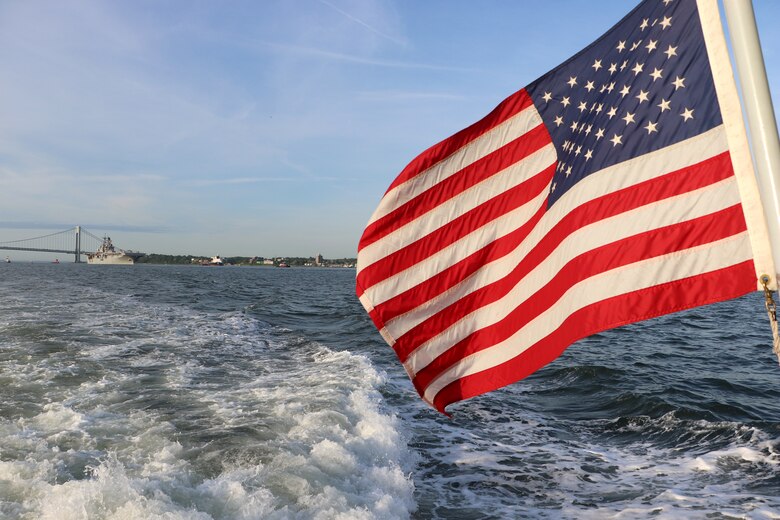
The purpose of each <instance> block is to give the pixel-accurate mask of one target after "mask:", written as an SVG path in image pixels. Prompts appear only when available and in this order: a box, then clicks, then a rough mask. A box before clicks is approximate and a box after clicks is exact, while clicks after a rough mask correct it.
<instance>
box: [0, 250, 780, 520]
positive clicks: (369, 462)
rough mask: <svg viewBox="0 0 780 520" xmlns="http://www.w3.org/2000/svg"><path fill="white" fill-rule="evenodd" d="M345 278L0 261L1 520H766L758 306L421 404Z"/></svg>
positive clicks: (770, 500) (686, 315)
mask: <svg viewBox="0 0 780 520" xmlns="http://www.w3.org/2000/svg"><path fill="white" fill-rule="evenodd" d="M354 275H355V272H354V270H351V269H295V268H293V269H272V268H246V267H241V268H238V267H225V268H205V267H189V266H186V267H172V266H150V265H136V266H132V267H126V266H88V265H83V264H60V265H51V264H22V263H12V264H2V265H0V518H4V519H5V518H9V519H16V518H19V519H57V520H61V519H165V520H174V519H199V520H200V519H204V520H206V519H266V518H267V519H287V518H294V519H344V520H346V519H374V518H377V519H396V518H398V519H404V518H415V519H416V518H420V519H428V518H434V519H493V518H495V519H503V518H576V519H580V518H585V519H588V518H631V519H633V518H685V519H688V518H724V519H725V518H780V367H778V362H777V359H776V358H775V357H774V354H773V353H772V351H771V346H770V345H771V336H770V332H769V326H768V324H767V321H766V315H765V313H764V311H763V302H762V297H761V296H760V295H758V294H755V295H750V296H748V297H745V298H742V299H739V300H735V301H731V302H725V303H721V304H717V305H712V306H708V307H704V308H700V309H695V310H692V311H687V312H683V313H679V314H676V315H672V316H666V317H662V318H659V319H655V320H651V321H648V322H644V323H640V324H635V325H632V326H628V327H624V328H621V329H616V330H613V331H609V332H606V333H603V334H598V335H596V336H593V337H591V338H588V339H586V340H583V341H581V342H579V343H577V344H576V345H574V346H573V347H571V348H570V349H569V350H568V351H567V352H566V353H565V354H564V356H562V357H561V358H560V359H559V360H557V361H556V362H554V363H553V364H551V365H549V366H548V367H546V368H545V369H543V370H541V371H540V372H538V373H537V374H534V375H533V376H531V377H529V378H528V379H526V380H524V381H522V382H519V383H517V384H514V385H511V386H510V387H508V388H506V389H503V390H501V391H498V392H494V393H492V394H489V395H486V396H482V397H478V398H475V399H472V400H469V401H466V402H464V403H459V404H457V405H455V406H452V407H450V409H449V410H450V411H451V412H452V414H453V417H452V418H447V417H445V416H443V415H441V414H438V413H437V412H435V411H434V410H432V409H430V408H428V407H427V405H425V404H424V403H423V402H422V401H421V400H420V399H419V398H418V397H417V394H416V393H415V391H414V390H413V388H412V386H411V383H410V382H409V380H408V379H407V377H406V374H405V372H404V371H403V368H402V367H401V366H400V364H399V363H398V362H397V361H396V359H395V356H394V354H393V353H392V351H391V350H390V349H389V347H387V346H386V345H385V344H384V342H383V341H382V340H381V338H380V337H379V334H378V333H377V332H376V331H375V329H374V328H373V326H372V325H371V323H370V321H369V319H368V317H367V316H366V315H365V313H364V312H363V310H362V307H361V306H360V304H359V303H358V302H357V300H356V298H355V297H354Z"/></svg>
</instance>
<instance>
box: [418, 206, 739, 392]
mask: <svg viewBox="0 0 780 520" xmlns="http://www.w3.org/2000/svg"><path fill="white" fill-rule="evenodd" d="M719 224H722V225H719ZM743 231H745V220H744V218H743V216H742V207H741V206H739V205H736V206H732V207H731V208H727V209H725V210H722V211H719V212H717V213H713V214H711V215H707V216H704V217H700V218H697V219H694V220H690V221H686V222H681V223H678V224H674V225H672V226H668V227H664V228H659V229H655V230H653V231H649V232H646V233H642V234H640V235H637V236H633V237H628V238H625V239H623V240H619V241H617V242H613V243H611V244H608V245H606V246H602V247H600V248H597V249H594V250H592V251H588V252H587V253H584V254H582V255H580V256H578V257H576V258H574V259H573V260H572V261H571V262H569V263H568V264H566V265H565V266H564V267H563V268H562V269H561V270H560V271H558V272H557V273H556V275H555V277H554V278H553V279H551V280H550V282H549V283H548V284H547V285H545V286H544V287H542V288H541V289H540V290H539V291H538V292H536V293H535V294H534V295H533V296H531V297H529V298H528V299H526V300H525V301H523V302H522V303H520V304H519V305H518V306H517V307H516V308H514V309H512V311H511V312H510V313H509V314H508V315H507V316H506V317H505V318H503V319H502V320H501V321H499V322H497V323H495V324H493V325H491V326H489V327H485V328H483V329H480V330H478V331H476V332H474V333H473V334H471V335H470V336H468V337H466V338H464V339H463V340H461V341H460V342H458V343H457V344H455V345H454V346H453V347H451V348H450V349H449V350H447V351H446V352H444V353H442V354H441V355H440V356H439V357H437V358H436V359H435V360H434V361H433V362H432V363H430V364H429V365H428V366H426V367H425V368H424V369H422V370H421V371H420V372H419V373H418V374H417V375H416V376H415V377H414V379H413V381H414V384H415V386H416V387H417V388H418V390H421V389H425V387H427V386H428V385H429V384H430V382H431V381H433V380H434V379H436V378H437V377H438V376H439V375H440V374H441V373H442V372H444V371H445V370H447V369H448V368H450V367H451V366H452V365H454V364H455V363H457V362H458V361H460V360H461V359H463V358H465V357H467V356H470V355H471V354H474V353H476V352H479V351H480V350H483V349H486V348H489V347H492V346H493V345H495V344H497V343H500V342H502V341H504V340H506V339H507V338H509V337H510V336H512V335H513V334H515V333H516V332H517V331H518V330H520V329H522V328H523V327H524V326H526V325H527V324H528V323H529V322H531V321H532V320H533V319H535V318H536V317H537V316H539V315H540V314H542V313H543V312H544V311H546V310H547V309H549V308H550V307H552V306H553V305H554V304H555V303H556V302H557V301H558V300H559V299H560V298H561V297H562V296H563V294H564V293H565V292H566V291H567V290H568V289H569V288H571V287H572V286H574V285H576V284H577V283H579V282H581V281H583V280H585V279H587V278H590V277H592V276H595V275H597V274H600V273H604V272H607V271H610V270H612V269H615V268H618V267H621V266H624V265H629V264H632V263H635V262H639V261H642V260H645V259H647V258H653V257H657V256H662V255H665V254H669V253H673V252H675V251H680V250H684V249H689V248H692V247H695V246H698V245H703V244H708V243H711V242H714V241H716V240H720V239H723V238H726V237H729V236H733V235H735V234H737V233H741V232H743ZM507 285H510V284H507ZM509 289H511V286H510V287H502V288H501V289H500V290H498V292H502V293H503V294H502V295H501V296H504V295H505V294H506V292H508V291H509ZM497 299H498V298H496V300H497ZM486 303H489V302H486ZM480 306H481V305H479V306H474V307H472V309H474V308H478V307H480Z"/></svg>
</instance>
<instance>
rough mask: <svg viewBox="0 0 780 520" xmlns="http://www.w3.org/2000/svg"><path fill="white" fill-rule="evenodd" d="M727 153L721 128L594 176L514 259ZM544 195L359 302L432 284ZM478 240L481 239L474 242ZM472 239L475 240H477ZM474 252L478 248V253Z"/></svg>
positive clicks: (376, 301)
mask: <svg viewBox="0 0 780 520" xmlns="http://www.w3.org/2000/svg"><path fill="white" fill-rule="evenodd" d="M679 147H685V152H684V153H680V151H679V150H678V148H679ZM726 149H727V146H726V139H725V134H724V131H723V127H722V126H718V127H716V128H713V129H712V130H710V131H708V132H706V133H704V134H701V135H698V136H696V137H693V138H691V139H688V140H686V141H682V142H680V143H677V144H675V145H672V146H669V147H666V148H663V149H661V150H658V151H656V152H653V153H650V154H646V155H643V156H641V157H637V158H635V159H632V160H630V161H625V162H623V163H620V164H617V165H615V166H612V167H609V168H605V169H603V170H601V171H599V172H595V173H593V174H591V175H589V176H588V177H586V178H585V179H583V180H582V181H580V182H579V183H578V184H577V186H576V187H575V188H574V189H571V190H569V191H568V192H566V194H564V195H563V197H561V198H560V199H559V200H558V201H557V202H556V203H555V204H554V205H553V207H552V208H551V209H550V211H548V212H547V213H546V214H545V216H544V219H543V221H542V222H539V224H538V225H537V226H536V227H535V228H534V230H533V231H532V232H531V234H530V235H529V236H528V237H527V238H526V240H525V241H524V242H523V244H522V246H521V249H519V250H516V251H515V253H513V254H514V255H515V256H516V255H517V254H520V255H525V254H526V253H527V252H528V251H530V250H531V249H532V248H533V247H534V246H536V245H537V244H538V243H539V241H540V240H541V239H542V238H544V236H546V235H547V233H548V232H549V231H550V230H551V229H552V228H553V227H554V226H555V225H556V224H557V223H558V222H560V220H561V219H563V218H564V217H565V216H566V215H568V214H569V213H570V212H571V211H572V210H573V209H575V208H577V207H579V206H581V205H582V204H585V203H587V202H589V201H591V200H594V199H596V198H599V197H601V196H604V195H606V194H609V193H612V192H615V191H618V190H621V189H624V188H628V187H631V186H634V185H637V184H640V183H642V182H645V181H648V180H652V179H654V178H657V177H660V176H662V175H666V174H667V173H669V172H672V171H676V170H679V169H682V168H685V167H688V166H691V165H693V164H696V163H699V162H701V161H704V160H706V159H709V158H710V157H713V156H715V155H718V154H719V153H722V152H724V151H726ZM546 195H547V194H546V190H545V191H544V192H543V193H542V194H541V195H540V196H537V197H536V199H534V201H532V202H531V203H529V204H526V205H525V206H524V207H523V208H526V211H524V213H525V214H526V215H527V216H526V218H525V219H522V218H520V219H517V218H514V217H515V215H514V213H517V212H518V211H519V210H520V209H523V208H519V209H518V210H515V211H514V212H512V213H510V214H507V215H505V216H504V217H502V218H500V219H497V220H496V221H493V222H491V223H490V227H491V228H492V227H493V226H494V225H500V226H501V229H500V230H497V231H495V232H492V231H491V233H485V232H484V230H482V229H478V230H476V231H475V232H473V233H471V235H467V236H466V237H464V239H462V241H459V242H456V243H454V244H452V245H450V246H449V247H447V248H445V249H443V250H442V251H440V252H439V253H437V254H435V255H433V256H431V257H429V258H427V259H425V260H423V261H422V262H419V263H418V264H416V265H414V266H412V267H411V268H409V269H406V270H404V271H400V272H397V273H391V274H390V275H389V276H388V277H387V278H385V279H384V280H382V281H379V282H377V283H375V284H374V285H372V286H370V287H365V288H364V289H365V293H364V294H363V295H362V296H361V297H360V301H361V302H363V305H364V306H365V307H366V308H367V309H372V308H374V307H375V306H377V305H380V304H382V303H384V302H386V301H387V300H389V299H390V298H392V297H394V296H395V295H397V294H400V293H402V292H404V291H407V290H409V289H411V288H412V287H414V286H416V285H418V284H420V283H422V282H424V281H426V280H428V279H430V278H431V277H433V276H435V275H436V274H438V273H440V272H441V271H443V270H444V269H446V268H447V267H449V266H450V265H452V264H454V263H456V262H458V261H459V260H461V259H463V258H466V257H467V256H468V255H470V254H472V253H473V252H475V251H477V250H479V248H481V247H484V245H486V244H488V243H490V242H492V240H495V239H497V238H500V237H503V236H505V235H506V234H508V233H510V232H511V231H513V230H514V229H517V228H518V227H520V226H522V225H523V224H524V223H525V222H527V220H528V219H529V218H530V217H531V216H532V215H533V214H534V213H535V211H536V210H538V208H539V207H540V205H541V202H537V201H538V200H539V199H540V198H542V197H544V198H546ZM542 200H543V199H542ZM510 215H511V218H510ZM507 221H511V223H512V225H511V226H509V227H508V226H506V225H505V223H506V222H507ZM474 235H477V236H476V237H474ZM469 237H472V238H471V240H469V241H467V240H466V239H467V238H469ZM474 238H476V239H477V240H474ZM461 246H464V247H461ZM475 246H477V247H476V248H475ZM451 252H455V253H456V254H455V256H454V257H449V256H448V255H449V254H451ZM360 257H361V255H360V254H358V259H360ZM444 258H446V261H445V260H443V259H444ZM483 269H485V270H490V269H492V263H491V264H488V265H486V266H485V267H483ZM493 280H495V278H493ZM488 283H489V282H488Z"/></svg>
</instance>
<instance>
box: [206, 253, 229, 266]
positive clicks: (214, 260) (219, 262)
mask: <svg viewBox="0 0 780 520" xmlns="http://www.w3.org/2000/svg"><path fill="white" fill-rule="evenodd" d="M201 265H208V266H220V265H225V261H224V260H222V258H220V257H219V255H217V256H212V257H211V260H209V261H208V262H203V263H201Z"/></svg>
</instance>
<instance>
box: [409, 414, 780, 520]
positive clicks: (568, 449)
mask: <svg viewBox="0 0 780 520" xmlns="http://www.w3.org/2000/svg"><path fill="white" fill-rule="evenodd" d="M522 415H523V417H524V419H523V420H522V421H508V422H506V421H504V422H500V423H496V422H494V423H491V424H490V426H485V427H484V429H483V428H479V427H478V426H472V427H471V428H460V427H458V425H457V424H452V425H442V424H438V425H436V426H434V425H432V426H431V429H433V428H436V431H437V432H438V433H439V434H440V435H441V436H442V437H444V440H443V441H442V442H441V445H440V447H439V448H435V449H433V450H431V453H430V456H431V458H433V459H438V460H439V461H440V464H439V465H434V466H433V467H432V468H427V469H423V468H420V471H419V472H418V474H417V475H416V477H417V478H416V482H417V484H418V486H419V487H420V488H421V489H419V492H420V494H422V495H425V496H426V497H436V498H435V500H436V503H435V504H434V505H432V506H430V509H426V513H427V514H428V515H429V516H431V517H433V518H468V517H470V514H473V512H475V511H477V512H482V513H484V512H486V511H491V512H492V514H495V516H496V517H498V518H577V519H594V520H595V519H604V518H620V519H625V518H673V519H677V518H679V519H691V518H696V519H698V518H702V519H703V518H732V517H733V518H751V519H752V518H760V519H764V518H766V519H770V518H780V497H778V496H776V495H774V494H773V493H771V491H770V492H767V489H756V488H754V487H753V486H754V485H760V484H761V482H762V480H766V481H767V482H768V484H767V485H768V486H769V489H771V488H772V486H776V484H774V483H776V482H777V481H778V479H780V452H779V451H778V439H777V438H775V437H773V436H772V435H770V434H768V433H766V432H763V431H761V430H759V429H757V428H753V427H750V426H745V425H740V424H737V423H716V422H707V421H683V420H679V419H676V418H675V417H674V416H673V415H672V414H668V415H666V416H663V417H660V418H658V419H654V420H649V419H648V420H647V421H644V422H643V424H644V426H642V427H640V428H637V427H636V425H629V426H627V427H626V428H625V429H626V430H627V431H632V432H633V433H636V432H640V433H641V432H642V430H643V429H646V430H649V429H651V428H654V427H655V428H658V427H660V428H669V429H672V430H676V431H680V432H685V431H686V430H687V431H688V432H690V433H691V434H693V435H700V436H701V438H703V439H712V438H715V437H719V439H718V440H717V441H716V442H715V444H714V446H719V447H711V448H709V449H708V448H707V443H708V441H706V440H705V441H703V442H702V443H700V444H699V445H698V447H697V448H696V449H691V448H690V447H689V448H686V449H680V448H679V447H677V446H675V445H674V444H673V443H671V444H670V445H669V446H668V447H660V446H658V445H655V444H652V443H649V442H647V443H646V442H642V441H639V442H636V441H632V442H630V443H625V444H620V443H611V442H604V439H603V438H602V437H598V436H594V434H593V431H595V430H599V429H600V427H595V428H594V427H589V428H579V427H578V426H577V425H571V424H570V425H569V426H574V431H568V432H566V431H562V430H556V429H553V428H550V427H548V426H545V425H546V424H553V421H549V420H545V419H544V418H542V417H540V416H537V415H535V414H533V413H525V412H524V413H523V414H522ZM442 426H444V427H442ZM724 436H725V437H727V438H731V441H730V442H728V443H726V442H724V440H723V439H724ZM508 440H509V441H514V442H513V443H511V442H507V441H508ZM440 507H442V509H440Z"/></svg>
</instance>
